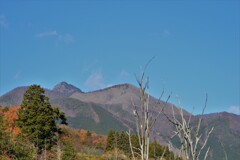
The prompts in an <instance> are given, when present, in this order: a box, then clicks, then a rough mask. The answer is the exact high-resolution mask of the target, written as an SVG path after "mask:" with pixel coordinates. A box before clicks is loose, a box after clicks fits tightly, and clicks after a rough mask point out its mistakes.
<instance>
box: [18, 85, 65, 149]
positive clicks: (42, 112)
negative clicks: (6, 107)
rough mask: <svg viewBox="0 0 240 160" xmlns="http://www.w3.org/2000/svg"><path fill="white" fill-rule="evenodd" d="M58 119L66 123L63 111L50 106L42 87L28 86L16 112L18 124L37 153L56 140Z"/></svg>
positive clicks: (49, 146)
mask: <svg viewBox="0 0 240 160" xmlns="http://www.w3.org/2000/svg"><path fill="white" fill-rule="evenodd" d="M59 119H61V120H62V123H64V124H66V118H65V116H64V113H62V112H60V111H59V110H58V109H57V108H53V107H52V106H51V104H50V103H49V99H48V97H46V96H45V95H44V89H43V88H41V87H40V86H39V85H32V86H30V87H29V88H28V90H27V91H26V92H25V94H24V97H23V101H22V104H21V108H20V110H19V112H18V125H19V127H20V128H21V129H22V132H23V133H24V134H26V135H27V136H28V137H29V140H30V141H31V142H32V143H33V144H34V145H35V147H37V149H38V153H41V152H42V151H43V150H44V149H50V148H51V147H52V145H53V144H54V142H55V141H56V133H57V132H58V127H57V124H56V121H58V120H59Z"/></svg>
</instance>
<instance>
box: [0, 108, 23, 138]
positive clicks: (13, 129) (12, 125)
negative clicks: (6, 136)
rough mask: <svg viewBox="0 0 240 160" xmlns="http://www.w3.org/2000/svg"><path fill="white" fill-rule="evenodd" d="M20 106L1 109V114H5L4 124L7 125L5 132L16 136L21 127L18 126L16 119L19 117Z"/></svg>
mask: <svg viewBox="0 0 240 160" xmlns="http://www.w3.org/2000/svg"><path fill="white" fill-rule="evenodd" d="M19 108H20V106H13V107H10V108H7V109H4V108H1V109H0V116H1V115H2V116H3V125H4V126H5V132H10V133H11V134H12V136H13V137H16V136H17V135H18V134H19V133H20V131H21V130H20V128H19V127H17V126H16V120H17V118H18V116H17V111H18V109H19Z"/></svg>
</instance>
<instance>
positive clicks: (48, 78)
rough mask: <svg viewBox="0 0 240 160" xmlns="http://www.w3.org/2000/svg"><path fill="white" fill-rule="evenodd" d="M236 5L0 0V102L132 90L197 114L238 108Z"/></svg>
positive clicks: (239, 17)
mask: <svg viewBox="0 0 240 160" xmlns="http://www.w3.org/2000/svg"><path fill="white" fill-rule="evenodd" d="M239 31H240V1H233V0H230V1H229V0H226V1H224V0H222V1H214V0H213V1H201V2H200V1H190V0H189V1H181V2H178V1H171V0H170V1H151V0H150V1H133V0H132V1H120V0H118V1H116V0H115V1H110V0H105V1H91V0H90V1H76V0H74V1H50V2H49V1H47V0H45V1H29V0H27V1H21V2H19V1H7V0H6V1H3V0H0V95H3V94H5V93H6V92H8V91H10V90H12V89H13V88H15V87H17V86H26V85H31V84H40V85H41V86H42V87H45V88H49V89H51V88H52V87H53V86H54V85H56V84H57V83H59V82H61V81H66V82H68V83H71V84H73V85H75V86H77V87H79V88H80V89H82V90H83V91H92V90H96V89H99V88H104V87H107V86H111V85H114V84H119V83H131V84H134V85H136V81H135V77H134V74H140V73H141V70H142V68H143V66H144V65H145V64H146V62H147V61H148V60H149V59H151V57H153V56H155V59H154V60H153V61H152V63H151V64H150V66H149V67H148V70H147V75H149V77H150V92H151V94H152V95H153V96H155V97H158V96H159V95H160V92H161V90H162V89H163V88H165V92H166V94H169V93H170V92H172V98H171V100H170V102H172V103H177V98H176V97H179V99H180V101H181V105H183V106H184V108H186V109H187V110H188V111H192V110H193V109H192V108H193V107H194V108H195V109H194V112H193V113H200V111H201V109H202V107H203V104H204V100H205V94H206V93H208V96H209V101H208V107H207V109H206V112H207V113H212V112H220V111H230V112H234V113H238V114H239V112H240V111H239V106H240V69H239V68H240V65H239V61H240V50H239V48H240V47H239V46H240V36H239V35H240V32H239Z"/></svg>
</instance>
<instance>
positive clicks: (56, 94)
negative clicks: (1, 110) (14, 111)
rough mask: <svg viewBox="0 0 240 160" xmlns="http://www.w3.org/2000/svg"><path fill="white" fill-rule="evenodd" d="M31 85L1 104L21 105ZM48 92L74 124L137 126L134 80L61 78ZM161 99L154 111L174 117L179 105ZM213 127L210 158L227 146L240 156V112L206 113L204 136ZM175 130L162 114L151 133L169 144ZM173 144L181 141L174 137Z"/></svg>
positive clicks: (153, 102)
mask: <svg viewBox="0 0 240 160" xmlns="http://www.w3.org/2000/svg"><path fill="white" fill-rule="evenodd" d="M27 88H28V86H23V87H17V88H15V89H13V90H11V91H10V92H8V93H6V94H4V95H2V96H0V106H16V105H20V104H21V102H22V98H23V94H24V93H25V91H26V90H27ZM45 94H46V95H47V96H48V97H49V99H50V103H51V104H52V105H53V106H56V107H59V108H60V110H61V111H63V112H65V114H66V116H67V119H68V123H69V126H70V127H73V128H81V129H87V130H90V131H94V132H97V133H100V134H107V132H108V131H109V130H110V129H114V130H117V131H120V130H128V129H129V128H130V129H133V130H134V129H135V123H134V122H135V120H134V116H133V103H134V104H135V105H139V88H137V87H136V86H133V85H131V84H119V85H115V86H112V87H108V88H105V89H101V90H97V91H93V92H83V91H82V90H81V89H79V88H77V87H75V86H73V85H71V84H68V83H67V82H61V83H59V84H57V85H56V86H55V87H54V88H53V89H45ZM158 102H159V101H158V99H156V98H154V97H152V96H150V101H149V106H150V113H151V114H152V115H154V116H156V115H157V113H158V111H159V110H160V109H161V106H164V107H165V108H164V112H165V114H166V115H168V116H170V117H171V114H172V107H173V108H174V109H176V106H175V105H174V104H171V103H165V102H163V101H160V102H159V103H158ZM184 114H185V115H186V116H189V115H190V113H189V112H187V111H184ZM177 116H178V115H177ZM198 118H199V115H196V116H194V115H192V124H193V125H196V124H197V122H198ZM211 127H214V130H213V133H212V135H211V136H210V138H209V142H208V144H209V145H210V146H211V150H210V159H218V160H221V159H224V150H225V151H226V153H227V156H228V159H229V160H235V159H237V157H240V116H239V115H235V114H231V113H227V112H221V113H212V114H205V115H204V116H203V123H202V127H201V131H202V133H203V137H204V136H206V132H205V131H206V130H210V129H211ZM173 130H174V128H173V126H172V125H171V124H170V123H169V121H168V120H167V118H166V117H165V116H163V115H161V116H160V117H159V118H158V119H157V121H156V124H155V126H154V129H153V131H154V132H153V133H152V136H151V137H154V138H156V139H157V140H158V141H159V142H160V143H162V144H165V145H166V144H168V140H169V139H170V137H171V136H172V135H173ZM173 145H174V146H175V145H177V142H175V141H174V140H173Z"/></svg>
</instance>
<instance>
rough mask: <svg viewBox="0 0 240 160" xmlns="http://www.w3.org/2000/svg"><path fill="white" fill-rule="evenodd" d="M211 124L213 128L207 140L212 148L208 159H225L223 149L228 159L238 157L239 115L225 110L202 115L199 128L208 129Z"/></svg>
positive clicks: (239, 140) (239, 155) (239, 152)
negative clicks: (201, 123)
mask: <svg viewBox="0 0 240 160" xmlns="http://www.w3.org/2000/svg"><path fill="white" fill-rule="evenodd" d="M195 122H196V118H195ZM212 126H213V127H214V130H213V132H212V135H211V137H210V138H209V142H208V144H209V146H211V148H212V150H211V151H210V159H211V160H215V159H218V160H225V155H224V150H225V151H226V153H227V157H228V159H229V160H237V159H239V157H240V116H239V115H235V114H231V113H227V112H221V113H214V114H210V115H209V114H207V115H204V119H203V125H202V128H201V130H202V131H204V130H209V129H210V128H211V127H212ZM222 145H223V146H222Z"/></svg>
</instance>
